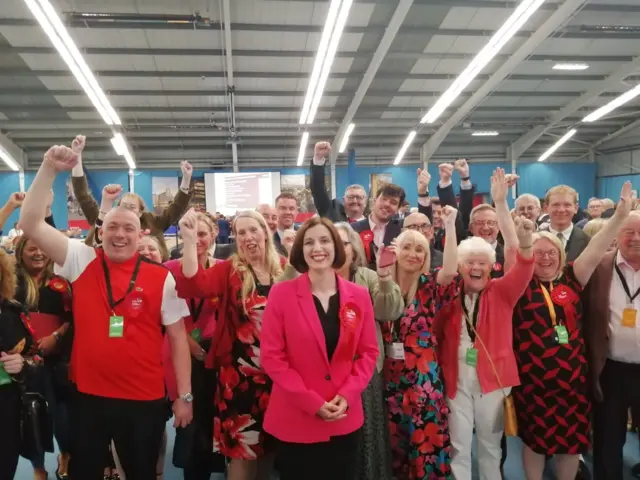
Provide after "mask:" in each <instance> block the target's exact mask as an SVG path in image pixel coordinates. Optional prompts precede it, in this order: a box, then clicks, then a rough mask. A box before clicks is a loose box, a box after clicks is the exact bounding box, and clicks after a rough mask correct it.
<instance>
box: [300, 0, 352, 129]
mask: <svg viewBox="0 0 640 480" xmlns="http://www.w3.org/2000/svg"><path fill="white" fill-rule="evenodd" d="M352 3H353V0H332V1H331V4H330V5H329V13H328V15H327V20H326V22H325V25H324V30H323V31H322V37H320V44H319V45H318V53H317V55H316V61H315V63H314V65H313V70H312V71H311V77H310V79H309V87H308V89H307V94H306V96H305V99H304V103H303V106H302V113H301V115H300V124H301V125H305V124H307V125H310V124H312V123H313V119H314V118H315V116H316V112H317V110H318V105H320V100H321V99H322V94H323V92H324V87H325V85H326V84H327V79H328V78H329V73H330V72H331V65H332V64H333V59H334V57H335V56H336V51H337V49H338V44H339V43H340V37H341V36H342V30H344V26H345V24H346V23H347V18H348V17H349V10H350V9H351V4H352Z"/></svg>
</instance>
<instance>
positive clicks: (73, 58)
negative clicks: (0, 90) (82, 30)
mask: <svg viewBox="0 0 640 480" xmlns="http://www.w3.org/2000/svg"><path fill="white" fill-rule="evenodd" d="M24 2H25V3H26V4H27V6H28V7H29V10H31V13H33V16H34V17H35V18H36V20H37V21H38V23H39V24H40V26H41V27H42V29H43V30H44V32H45V34H46V35H47V37H49V40H51V43H53V46H54V47H55V48H56V50H57V51H58V53H59V54H60V56H61V57H62V59H63V60H64V61H65V63H66V64H67V66H68V67H69V70H71V73H72V74H73V76H74V77H76V80H77V81H78V83H79V84H80V86H81V87H82V89H83V90H84V91H85V93H86V94H87V96H88V97H89V99H90V100H91V103H93V106H94V107H95V108H96V110H98V113H99V114H100V116H101V117H102V119H103V120H104V122H105V123H106V124H107V125H121V124H122V122H121V121H120V117H118V114H117V113H116V111H115V110H114V108H113V107H112V106H111V103H110V102H109V100H108V99H107V97H106V95H105V94H104V92H103V91H102V89H101V88H100V85H98V81H97V80H96V78H95V77H94V75H93V73H92V72H91V69H90V68H89V66H88V65H87V63H86V62H85V61H84V58H83V57H82V55H81V54H80V51H79V50H78V47H76V44H75V43H74V42H73V40H72V39H71V37H70V36H69V32H68V31H67V29H66V28H65V26H64V25H63V24H62V21H61V20H60V17H59V16H58V14H57V13H56V11H55V10H54V8H53V7H52V6H51V3H49V0H24Z"/></svg>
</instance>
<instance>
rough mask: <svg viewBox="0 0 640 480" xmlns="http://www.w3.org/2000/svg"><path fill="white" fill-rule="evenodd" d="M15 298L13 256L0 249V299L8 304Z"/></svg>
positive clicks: (14, 265) (14, 264)
mask: <svg viewBox="0 0 640 480" xmlns="http://www.w3.org/2000/svg"><path fill="white" fill-rule="evenodd" d="M15 297H16V263H15V259H14V257H13V255H9V254H8V253H7V252H5V251H4V250H2V249H0V299H1V300H7V301H9V302H13V301H15Z"/></svg>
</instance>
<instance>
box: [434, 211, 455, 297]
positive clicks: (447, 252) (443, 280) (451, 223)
mask: <svg viewBox="0 0 640 480" xmlns="http://www.w3.org/2000/svg"><path fill="white" fill-rule="evenodd" d="M457 215H458V210H456V209H455V208H453V207H451V206H449V205H447V206H446V207H443V208H442V223H443V225H444V234H445V238H446V240H445V242H444V251H443V252H442V268H441V269H440V270H439V271H438V276H437V281H438V284H440V285H448V284H450V283H451V282H452V281H453V279H454V278H456V275H458V240H457V237H456V216H457Z"/></svg>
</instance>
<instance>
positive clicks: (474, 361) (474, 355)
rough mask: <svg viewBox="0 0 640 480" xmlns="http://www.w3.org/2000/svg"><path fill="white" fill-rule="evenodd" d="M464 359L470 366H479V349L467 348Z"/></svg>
mask: <svg viewBox="0 0 640 480" xmlns="http://www.w3.org/2000/svg"><path fill="white" fill-rule="evenodd" d="M464 361H465V363H466V364H467V365H469V366H470V367H477V366H478V349H477V348H473V347H472V348H467V353H466V355H465V357H464Z"/></svg>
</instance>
